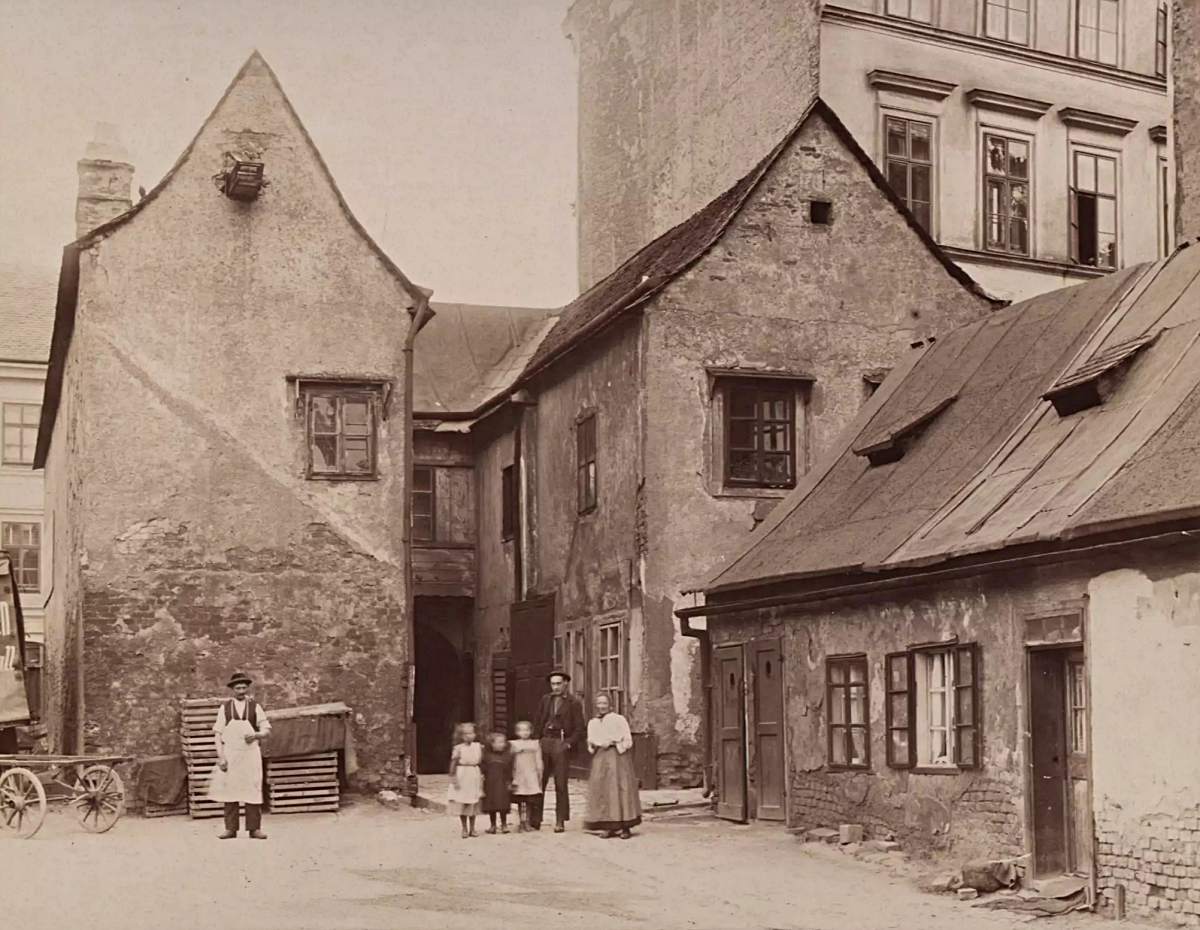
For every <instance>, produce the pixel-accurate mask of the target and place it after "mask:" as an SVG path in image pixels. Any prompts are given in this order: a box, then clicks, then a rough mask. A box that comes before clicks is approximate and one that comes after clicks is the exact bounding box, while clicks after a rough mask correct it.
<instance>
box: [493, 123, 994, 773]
mask: <svg viewBox="0 0 1200 930" xmlns="http://www.w3.org/2000/svg"><path fill="white" fill-rule="evenodd" d="M835 120H836V118H835V117H833V116H832V115H831V114H828V111H827V110H825V109H824V108H823V107H820V106H818V107H816V108H814V109H813V110H812V112H811V113H810V114H809V115H808V116H807V118H806V119H805V121H804V123H803V125H802V126H801V127H799V128H797V129H795V130H794V132H793V133H792V134H790V135H788V136H787V137H786V141H785V142H781V143H778V145H779V148H778V149H777V151H776V152H775V153H773V155H772V160H771V161H770V167H768V168H766V169H765V174H764V175H763V176H762V177H761V179H760V180H759V181H758V182H757V184H756V185H755V186H754V188H753V190H752V191H751V192H750V193H749V194H748V195H747V198H746V200H745V202H744V203H743V204H742V206H741V207H740V208H739V209H738V210H737V211H736V214H735V215H734V216H733V218H732V219H731V220H730V221H729V222H728V224H727V225H725V226H724V227H723V228H722V230H721V232H720V235H719V238H718V239H717V240H716V242H715V243H714V244H713V245H712V247H711V248H706V249H703V250H701V251H702V254H701V255H700V256H699V257H698V258H697V259H696V260H695V261H694V262H692V263H690V264H689V266H688V267H687V268H686V269H685V270H683V271H682V272H681V273H680V274H678V275H677V276H675V277H673V279H672V280H671V281H670V282H669V283H667V284H666V285H665V287H663V289H662V290H661V291H660V292H659V293H657V294H656V295H654V296H653V297H651V298H650V299H649V300H647V301H646V302H645V304H644V306H643V307H641V308H640V309H639V310H638V311H636V312H631V313H630V314H628V315H627V316H625V317H623V318H621V319H620V320H618V321H616V322H614V323H612V324H610V325H609V326H608V327H607V328H604V329H602V330H600V331H599V332H598V333H597V334H596V335H594V336H592V337H590V338H588V339H587V340H586V341H581V342H580V343H579V344H578V345H577V346H575V347H574V348H572V349H571V351H570V354H569V355H568V356H566V357H564V358H563V359H562V360H560V361H558V362H555V363H553V364H551V365H550V366H549V367H547V368H545V369H544V370H542V371H541V372H539V373H537V374H535V375H534V376H533V377H531V378H530V379H528V380H527V381H524V382H522V384H521V387H522V389H523V391H524V392H525V395H526V396H525V398H524V399H523V400H522V401H521V403H520V404H513V405H512V406H511V407H509V408H506V411H505V412H503V413H497V414H496V415H494V416H493V418H492V419H491V420H489V421H488V424H487V425H486V426H476V427H475V428H474V431H475V434H476V435H477V437H478V438H479V442H480V443H481V445H480V447H479V448H480V452H479V453H478V458H477V462H478V464H477V469H476V472H477V480H478V482H479V491H478V500H479V502H480V507H481V511H480V520H479V527H480V540H479V548H478V553H479V563H478V564H479V590H480V598H479V621H478V637H479V643H478V647H479V655H480V658H481V659H482V661H481V663H480V677H479V679H478V680H479V685H480V687H479V689H478V693H479V695H480V704H481V710H482V715H483V717H484V718H485V719H487V718H488V717H489V716H490V714H491V708H490V704H489V702H490V700H491V697H490V694H489V691H490V688H489V686H488V682H487V679H486V675H487V674H488V672H487V669H488V667H489V660H488V657H489V656H490V655H491V654H492V653H493V652H494V651H495V650H496V649H497V648H499V647H504V646H506V645H507V643H508V641H509V639H510V638H511V630H508V629H507V627H508V626H509V623H510V613H509V607H510V605H511V604H512V602H513V601H514V600H515V601H520V600H522V599H532V598H535V597H550V598H551V599H552V600H553V601H554V603H555V633H556V636H557V637H558V639H559V648H558V650H557V652H556V655H557V656H558V658H559V659H560V661H562V662H564V664H567V665H568V666H569V670H570V671H571V673H572V675H573V676H575V682H576V690H577V691H579V692H581V693H584V694H586V695H588V696H590V695H592V694H594V693H595V690H596V688H597V687H598V685H597V682H598V679H599V677H600V672H599V668H598V665H597V652H596V650H597V649H598V648H599V646H600V636H599V633H598V630H599V629H600V628H601V627H611V626H612V625H614V624H619V627H617V629H619V631H620V633H619V635H620V637H621V639H622V641H623V643H624V644H625V651H624V657H623V658H624V661H623V663H622V673H621V674H622V683H621V687H622V688H623V689H624V692H625V693H624V698H623V700H624V712H625V713H626V714H627V716H629V718H630V723H631V726H632V728H633V730H634V731H635V733H645V734H648V735H652V737H653V739H654V741H655V742H656V763H655V769H656V773H657V779H658V781H659V782H660V783H663V784H696V783H698V782H699V781H700V778H701V772H702V767H703V756H704V753H703V743H702V741H703V735H702V723H703V719H704V692H703V689H702V684H701V680H700V675H699V671H700V670H699V662H698V658H697V652H696V647H695V644H694V643H693V642H691V641H689V640H687V639H685V638H683V637H681V636H680V634H679V632H678V630H677V628H676V624H675V622H674V616H673V615H674V610H675V609H676V608H677V607H678V606H681V605H682V604H683V603H684V598H683V595H682V592H684V591H686V590H688V589H689V588H690V587H694V586H695V585H696V584H698V583H699V582H700V581H701V580H702V579H703V578H704V577H706V576H707V575H708V574H711V573H712V572H713V571H715V570H716V569H717V568H718V567H719V566H720V565H721V564H722V562H721V560H722V559H723V558H725V557H726V556H727V554H728V552H727V545H726V541H727V540H728V539H730V538H735V537H736V536H740V535H742V534H744V533H745V532H747V531H748V530H749V529H750V528H752V527H753V526H754V524H755V521H756V519H761V517H762V515H763V513H764V512H765V511H766V510H767V509H769V507H770V506H771V505H772V504H773V503H775V502H776V501H777V500H778V499H779V498H781V497H783V496H784V495H785V494H786V491H785V490H782V489H773V488H761V487H759V488H745V487H730V486H728V485H727V484H726V482H725V480H724V471H723V466H722V463H721V457H722V455H723V452H722V451H721V449H722V447H723V445H724V437H725V427H724V416H725V414H724V413H723V411H724V403H725V402H724V400H723V395H722V390H723V387H722V385H724V384H725V383H726V381H727V380H728V379H730V378H733V379H736V378H738V377H746V376H749V377H754V378H764V379H767V380H769V381H770V382H771V383H774V384H780V385H784V386H785V389H786V390H788V391H791V392H793V394H794V398H795V412H794V429H795V434H794V442H795V447H794V453H795V460H796V468H797V470H798V472H799V473H800V474H803V472H804V471H805V470H806V469H807V467H808V465H809V463H810V462H811V461H812V460H813V459H814V458H815V457H816V456H818V455H819V454H820V453H821V452H822V451H823V450H824V449H825V448H826V446H827V445H828V444H829V443H830V442H831V441H832V440H833V438H834V437H836V436H837V435H838V433H839V432H840V431H841V430H842V429H844V428H845V426H846V425H847V424H848V423H849V422H850V421H851V420H853V418H854V417H855V416H856V415H857V413H858V411H859V409H860V407H861V406H862V404H863V402H864V401H865V399H866V398H867V397H868V396H869V393H870V388H871V383H870V382H871V379H872V378H877V377H878V372H879V370H880V369H885V368H887V367H888V366H890V365H891V364H892V363H893V362H894V361H895V360H896V359H897V358H898V357H899V356H900V355H901V354H903V353H904V352H905V351H906V350H908V349H909V347H910V346H911V345H912V343H914V342H920V341H924V340H927V339H929V338H931V337H933V336H935V335H936V334H938V333H941V332H944V331H946V330H949V329H951V328H953V327H954V326H956V325H959V324H961V323H964V322H967V321H969V320H973V319H976V318H977V317H979V316H982V315H984V314H986V313H988V312H989V310H990V309H991V306H992V305H991V304H990V303H989V301H988V300H987V299H986V298H985V297H984V296H983V295H982V294H981V293H979V292H978V291H977V290H975V289H972V287H971V286H970V282H969V279H966V278H965V277H964V276H962V275H961V273H958V272H957V271H956V270H953V271H952V270H951V269H950V268H948V267H947V264H946V263H945V260H944V259H943V258H941V257H940V256H939V255H938V254H937V251H936V246H933V244H932V243H931V242H929V241H928V240H923V239H922V238H921V237H920V236H919V235H918V234H917V233H916V232H915V231H914V230H913V229H912V227H911V226H910V225H909V220H908V219H907V218H906V216H905V214H904V213H903V212H901V210H900V209H898V208H897V206H896V205H895V203H894V202H893V201H892V200H890V199H889V197H888V195H887V194H886V193H885V192H884V191H883V190H882V189H881V188H880V186H879V184H878V179H876V178H873V177H872V175H871V173H870V170H869V168H868V166H867V165H868V163H867V162H866V160H865V157H864V156H862V154H861V152H856V151H855V149H854V148H853V142H852V140H849V138H848V137H847V136H845V135H843V134H839V131H838V130H837V129H835V123H834V121H835ZM814 201H816V202H819V203H826V204H828V205H829V207H830V214H829V217H828V218H827V221H816V220H814V219H813V213H812V209H811V205H812V203H813V202H814ZM685 228H686V227H680V229H681V230H683V229H685ZM678 235H679V237H680V239H681V240H684V239H687V238H688V237H691V236H696V237H699V236H700V234H699V233H691V232H679V233H678ZM618 274H626V275H628V274H629V272H628V271H624V272H619V273H618ZM601 286H604V285H601ZM587 299H588V297H587V295H585V296H584V297H583V298H581V300H582V301H586V300H587ZM570 313H571V310H570V308H568V310H567V311H565V317H564V318H569V316H570ZM592 414H594V415H595V417H596V420H595V423H596V455H597V479H596V480H597V485H598V503H597V506H596V507H595V509H594V510H591V511H590V512H586V513H580V512H579V510H580V508H579V507H578V497H577V492H578V488H577V478H578V475H577V471H576V464H577V463H576V456H575V451H576V450H575V448H574V445H575V443H574V440H575V435H576V428H577V424H578V423H579V422H580V421H581V420H582V419H584V418H586V417H587V416H589V415H592ZM503 417H509V418H511V419H509V420H507V421H504V420H503V419H502V418H503ZM518 426H519V431H520V440H519V442H514V436H515V434H516V432H517V429H518ZM518 447H519V465H520V474H521V478H522V482H521V487H522V493H523V499H522V504H521V507H522V510H521V514H522V520H521V531H520V532H519V533H518V534H517V536H516V538H514V539H511V540H508V541H502V539H501V521H500V515H501V507H502V494H501V487H500V481H501V470H502V469H503V468H505V467H506V466H508V465H511V464H513V463H514V462H518V451H517V450H518ZM518 545H521V546H522V547H523V549H522V553H521V563H522V564H521V574H520V577H521V579H522V580H521V581H520V582H518V580H517V566H516V564H515V563H514V561H513V560H514V553H515V548H516V547H517V546H518ZM518 584H523V588H522V589H520V590H518V588H517V586H518ZM502 631H503V632H502ZM575 637H579V638H581V639H582V640H583V641H584V642H585V643H586V645H585V647H584V649H585V652H586V654H584V655H580V654H579V652H578V651H577V650H575V649H574V646H573V645H572V644H573V643H574V642H576V639H575ZM498 644H499V645H498ZM639 751H640V750H639Z"/></svg>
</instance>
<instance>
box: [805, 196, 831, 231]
mask: <svg viewBox="0 0 1200 930" xmlns="http://www.w3.org/2000/svg"><path fill="white" fill-rule="evenodd" d="M808 221H809V222H810V223H812V224H813V225H814V226H829V225H830V224H831V223H833V204H832V203H831V202H830V201H828V200H810V201H809V202H808Z"/></svg>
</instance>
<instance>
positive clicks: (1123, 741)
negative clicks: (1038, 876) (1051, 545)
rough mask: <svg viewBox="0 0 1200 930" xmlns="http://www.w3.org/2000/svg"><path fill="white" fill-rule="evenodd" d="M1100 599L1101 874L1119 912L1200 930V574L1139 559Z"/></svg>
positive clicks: (1192, 562)
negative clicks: (1121, 889)
mask: <svg viewBox="0 0 1200 930" xmlns="http://www.w3.org/2000/svg"><path fill="white" fill-rule="evenodd" d="M1088 595H1089V598H1090V601H1091V625H1090V634H1091V639H1090V642H1089V661H1090V662H1091V665H1092V669H1093V673H1092V689H1091V696H1092V734H1093V752H1094V756H1093V762H1092V765H1093V773H1094V785H1093V798H1094V805H1095V814H1096V830H1097V834H1098V838H1099V843H1100V846H1099V855H1098V857H1097V860H1098V861H1097V867H1098V868H1097V871H1098V873H1099V876H1100V877H1099V882H1100V887H1101V889H1102V894H1103V896H1104V898H1105V899H1106V900H1107V901H1108V902H1110V903H1111V900H1112V898H1113V896H1114V894H1115V888H1116V886H1117V885H1124V886H1125V888H1126V891H1127V901H1128V904H1129V906H1130V907H1131V909H1133V910H1138V911H1142V912H1145V913H1149V912H1154V911H1159V912H1162V913H1171V914H1174V915H1176V916H1179V917H1180V918H1181V920H1183V921H1186V922H1188V923H1189V924H1190V925H1193V926H1196V925H1200V859H1198V858H1197V856H1198V855H1200V727H1198V726H1197V725H1196V722H1195V713H1194V709H1195V708H1196V707H1198V706H1200V569H1198V563H1197V561H1196V559H1194V558H1193V559H1186V560H1185V559H1180V558H1172V559H1171V560H1170V561H1169V562H1168V561H1166V560H1158V559H1155V560H1145V561H1140V562H1139V564H1138V566H1137V567H1129V568H1124V569H1117V570H1114V571H1109V572H1105V573H1103V574H1100V575H1097V576H1096V577H1095V578H1093V579H1092V581H1091V583H1090V584H1089V585H1088Z"/></svg>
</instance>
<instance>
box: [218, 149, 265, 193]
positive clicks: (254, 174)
mask: <svg viewBox="0 0 1200 930" xmlns="http://www.w3.org/2000/svg"><path fill="white" fill-rule="evenodd" d="M262 189H263V163H262V162H261V161H238V160H236V159H235V160H234V162H233V164H232V165H230V166H229V168H227V169H226V171H225V196H226V197H229V198H230V199H232V200H257V199H258V195H259V192H261V191H262Z"/></svg>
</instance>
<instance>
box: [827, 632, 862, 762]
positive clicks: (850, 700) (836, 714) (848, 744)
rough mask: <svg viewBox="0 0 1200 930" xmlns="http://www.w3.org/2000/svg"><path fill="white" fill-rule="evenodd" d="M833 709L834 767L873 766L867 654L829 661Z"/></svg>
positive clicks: (831, 743)
mask: <svg viewBox="0 0 1200 930" xmlns="http://www.w3.org/2000/svg"><path fill="white" fill-rule="evenodd" d="M825 683H826V684H825V686H826V694H827V701H826V705H827V706H828V708H829V747H828V754H827V756H826V758H827V759H828V760H829V767H830V768H839V769H865V768H870V767H871V736H870V729H869V726H868V723H867V713H868V708H869V707H870V702H869V700H868V697H867V657H866V656H839V657H837V658H830V659H827V660H826V662H825Z"/></svg>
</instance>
